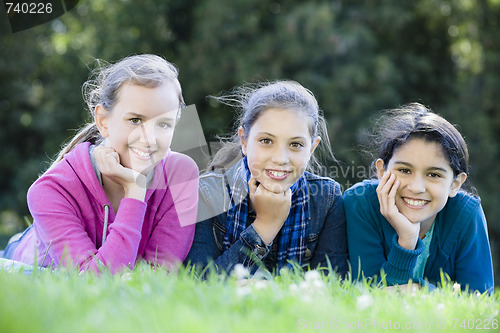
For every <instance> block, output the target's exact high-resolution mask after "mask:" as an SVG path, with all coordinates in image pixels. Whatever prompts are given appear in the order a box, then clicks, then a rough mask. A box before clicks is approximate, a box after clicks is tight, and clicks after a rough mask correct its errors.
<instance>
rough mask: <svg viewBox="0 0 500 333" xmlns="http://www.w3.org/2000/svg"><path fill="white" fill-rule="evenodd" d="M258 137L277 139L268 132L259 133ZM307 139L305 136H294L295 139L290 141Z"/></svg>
mask: <svg viewBox="0 0 500 333" xmlns="http://www.w3.org/2000/svg"><path fill="white" fill-rule="evenodd" d="M257 135H267V136H271V137H273V138H275V137H276V136H275V135H273V134H271V133H268V132H258V133H257ZM305 139H306V138H305V137H303V136H294V137H293V138H290V139H289V140H305Z"/></svg>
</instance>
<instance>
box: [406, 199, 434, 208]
mask: <svg viewBox="0 0 500 333" xmlns="http://www.w3.org/2000/svg"><path fill="white" fill-rule="evenodd" d="M403 201H404V202H405V203H406V205H407V206H411V207H424V206H425V205H427V204H428V203H429V202H430V200H418V199H410V198H403Z"/></svg>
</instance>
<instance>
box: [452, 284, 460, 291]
mask: <svg viewBox="0 0 500 333" xmlns="http://www.w3.org/2000/svg"><path fill="white" fill-rule="evenodd" d="M458 292H460V284H459V283H456V282H455V283H454V284H453V293H458Z"/></svg>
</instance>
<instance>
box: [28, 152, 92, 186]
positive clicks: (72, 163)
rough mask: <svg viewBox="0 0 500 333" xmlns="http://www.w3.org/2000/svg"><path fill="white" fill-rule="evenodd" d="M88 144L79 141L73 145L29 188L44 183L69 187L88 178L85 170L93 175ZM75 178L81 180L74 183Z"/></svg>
mask: <svg viewBox="0 0 500 333" xmlns="http://www.w3.org/2000/svg"><path fill="white" fill-rule="evenodd" d="M88 146H89V144H88V143H81V144H78V145H77V146H75V148H73V150H71V151H70V152H69V153H67V154H66V155H65V156H64V158H63V159H62V160H61V161H59V162H58V163H56V164H54V165H52V166H51V167H50V168H49V169H48V170H47V171H45V172H44V173H43V174H42V175H41V176H40V177H39V178H38V179H37V180H36V181H35V183H33V185H32V186H31V188H30V190H34V189H36V188H38V187H41V186H46V185H60V186H64V187H65V188H68V187H69V188H71V187H74V186H76V185H77V184H79V183H82V182H84V181H85V180H88V177H87V175H86V173H87V171H88V172H91V174H90V176H95V172H94V169H93V167H92V164H91V162H90V157H89V154H88ZM87 169H88V170H87ZM76 179H81V180H80V181H78V182H76V183H75V180H76Z"/></svg>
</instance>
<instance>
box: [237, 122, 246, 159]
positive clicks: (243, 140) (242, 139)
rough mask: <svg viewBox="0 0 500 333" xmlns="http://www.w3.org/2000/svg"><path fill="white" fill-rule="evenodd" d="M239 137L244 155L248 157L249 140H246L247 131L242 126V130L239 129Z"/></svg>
mask: <svg viewBox="0 0 500 333" xmlns="http://www.w3.org/2000/svg"><path fill="white" fill-rule="evenodd" d="M238 136H239V137H240V143H241V151H242V152H243V155H245V156H246V154H247V138H246V133H245V130H244V129H243V126H240V128H238Z"/></svg>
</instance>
